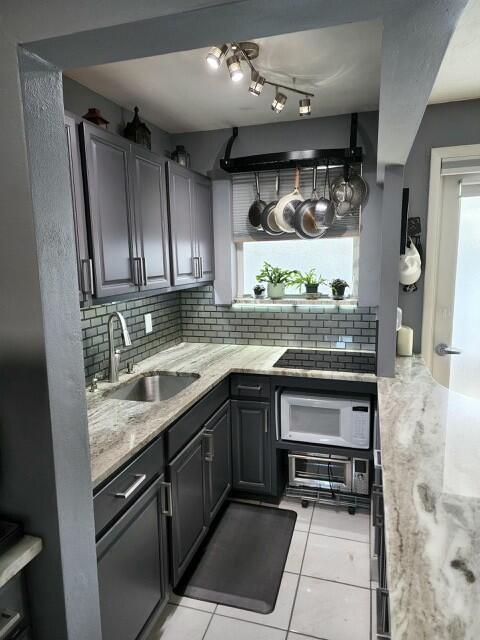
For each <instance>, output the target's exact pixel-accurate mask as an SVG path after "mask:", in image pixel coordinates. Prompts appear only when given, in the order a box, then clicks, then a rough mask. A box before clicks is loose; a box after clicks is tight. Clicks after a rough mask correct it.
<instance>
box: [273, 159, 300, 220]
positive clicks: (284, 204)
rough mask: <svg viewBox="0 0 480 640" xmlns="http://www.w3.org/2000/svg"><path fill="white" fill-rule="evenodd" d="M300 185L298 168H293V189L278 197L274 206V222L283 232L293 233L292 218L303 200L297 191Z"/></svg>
mask: <svg viewBox="0 0 480 640" xmlns="http://www.w3.org/2000/svg"><path fill="white" fill-rule="evenodd" d="M299 187H300V169H299V168H298V167H297V168H296V169H295V188H294V189H293V191H292V192H291V193H289V194H287V195H286V196H283V198H280V200H279V201H278V204H277V206H276V207H275V222H276V223H277V225H278V226H279V228H280V229H281V230H282V231H285V233H295V229H294V227H293V218H294V216H295V209H296V208H297V206H298V205H299V204H301V203H302V202H303V200H304V197H303V196H302V194H301V193H300V191H299Z"/></svg>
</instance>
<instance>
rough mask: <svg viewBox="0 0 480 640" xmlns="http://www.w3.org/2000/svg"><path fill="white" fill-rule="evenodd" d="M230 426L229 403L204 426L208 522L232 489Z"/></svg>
mask: <svg viewBox="0 0 480 640" xmlns="http://www.w3.org/2000/svg"><path fill="white" fill-rule="evenodd" d="M230 424H231V423H230V402H229V401H227V402H226V403H225V404H224V405H223V406H222V407H221V408H220V409H219V410H218V411H217V412H216V413H215V415H214V416H212V418H210V420H209V421H208V422H207V423H206V424H205V439H206V441H207V451H206V454H205V461H206V463H207V489H208V496H207V497H208V518H209V522H211V521H212V520H213V518H214V517H215V516H216V514H217V513H218V511H219V509H220V507H221V506H222V504H223V502H224V500H225V498H226V497H227V495H228V493H229V492H230V489H231V488H232V437H231V428H230Z"/></svg>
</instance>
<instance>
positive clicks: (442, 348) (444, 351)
mask: <svg viewBox="0 0 480 640" xmlns="http://www.w3.org/2000/svg"><path fill="white" fill-rule="evenodd" d="M435 351H436V352H437V354H438V355H439V356H458V355H460V354H461V353H462V350H461V349H457V348H456V347H449V346H448V344H445V342H440V344H437V346H436V347H435Z"/></svg>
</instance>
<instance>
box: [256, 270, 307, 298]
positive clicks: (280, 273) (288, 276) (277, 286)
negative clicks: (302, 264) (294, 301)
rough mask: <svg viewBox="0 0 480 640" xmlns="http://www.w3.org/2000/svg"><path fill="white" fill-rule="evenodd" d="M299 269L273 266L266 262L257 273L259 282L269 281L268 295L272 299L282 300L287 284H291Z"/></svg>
mask: <svg viewBox="0 0 480 640" xmlns="http://www.w3.org/2000/svg"><path fill="white" fill-rule="evenodd" d="M297 273H298V272H297V271H289V270H288V269H281V268H280V267H272V265H271V264H270V263H268V262H264V263H263V266H262V270H261V271H260V273H259V274H258V275H257V282H266V283H267V295H268V297H269V298H271V299H272V300H280V299H281V298H283V296H284V295H285V286H286V285H287V284H291V283H292V280H293V278H294V277H295V276H296V274H297Z"/></svg>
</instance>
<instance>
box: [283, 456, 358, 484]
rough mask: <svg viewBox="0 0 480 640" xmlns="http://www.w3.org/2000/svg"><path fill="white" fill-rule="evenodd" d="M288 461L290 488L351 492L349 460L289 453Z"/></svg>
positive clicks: (350, 464) (350, 466) (350, 465)
mask: <svg viewBox="0 0 480 640" xmlns="http://www.w3.org/2000/svg"><path fill="white" fill-rule="evenodd" d="M288 459H289V482H290V485H291V486H293V487H310V488H312V489H327V490H333V491H340V492H348V493H350V492H351V490H352V463H351V460H349V459H347V458H341V457H332V456H317V455H310V454H307V453H289V454H288Z"/></svg>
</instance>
